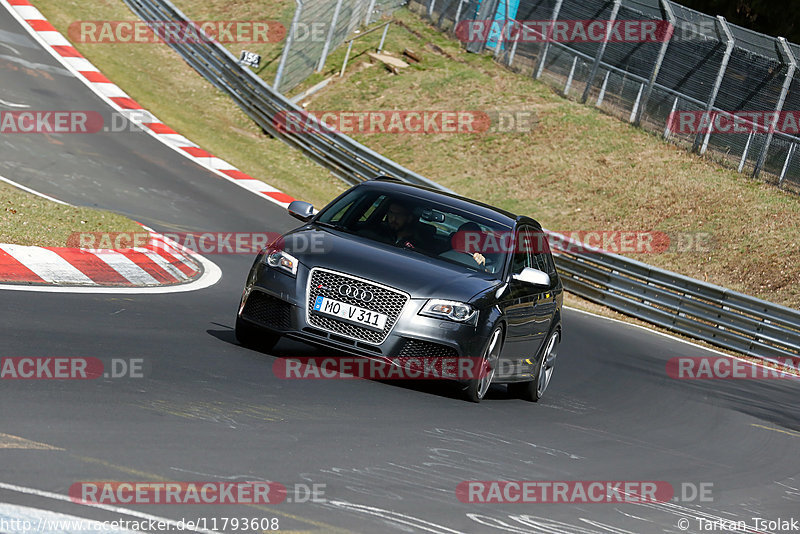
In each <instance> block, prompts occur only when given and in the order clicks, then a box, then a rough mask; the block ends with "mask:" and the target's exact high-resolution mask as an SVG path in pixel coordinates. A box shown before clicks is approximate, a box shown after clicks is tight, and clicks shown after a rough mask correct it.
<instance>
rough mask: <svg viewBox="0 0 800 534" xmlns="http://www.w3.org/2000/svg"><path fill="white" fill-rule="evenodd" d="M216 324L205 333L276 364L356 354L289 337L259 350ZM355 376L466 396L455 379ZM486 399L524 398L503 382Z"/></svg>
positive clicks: (448, 395)
mask: <svg viewBox="0 0 800 534" xmlns="http://www.w3.org/2000/svg"><path fill="white" fill-rule="evenodd" d="M213 324H215V325H216V326H220V327H223V329H219V330H214V329H208V330H206V333H208V334H209V335H211V336H213V337H215V338H217V339H219V340H220V341H223V342H225V343H229V344H231V345H236V346H237V347H240V348H241V349H242V350H247V351H250V352H252V353H254V354H260V355H263V356H266V357H268V358H270V360H269V362H270V364H272V365H274V364H275V361H276V360H278V359H281V358H283V359H290V358H309V357H315V358H335V359H342V358H353V357H354V355H353V354H349V353H347V352H344V351H338V350H332V349H321V348H317V347H314V346H312V345H307V344H305V343H300V342H296V341H292V340H287V339H281V340H280V341H279V342H278V344H277V345H276V346H275V347H274V348H273V349H272V350H270V351H268V352H265V351H261V350H256V349H253V348H250V347H245V346H243V345H241V344H240V343H239V342H238V341H237V340H236V335H235V334H234V332H233V328H231V327H228V326H226V325H222V324H219V323H213ZM344 380H353V378H349V377H348V378H345V379H344ZM356 380H372V381H373V382H380V383H382V384H385V385H387V386H391V387H396V388H402V389H407V390H409V391H415V392H417V393H425V394H427V395H434V396H437V397H444V398H448V399H456V400H462V399H463V392H462V387H463V386H462V385H461V384H459V383H458V382H456V381H454V380H389V379H380V378H363V379H356ZM484 400H485V401H491V400H518V401H519V402H524V401H522V400H521V399H519V398H517V397H515V396H513V395H511V394H510V393H509V392H508V389H507V387H506V386H505V385H502V384H494V385H492V386H491V387H490V388H489V391H488V392H487V393H486V397H484Z"/></svg>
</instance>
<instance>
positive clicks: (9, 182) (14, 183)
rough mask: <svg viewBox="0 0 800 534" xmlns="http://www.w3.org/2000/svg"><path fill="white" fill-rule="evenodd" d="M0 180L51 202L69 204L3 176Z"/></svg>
mask: <svg viewBox="0 0 800 534" xmlns="http://www.w3.org/2000/svg"><path fill="white" fill-rule="evenodd" d="M0 182H5V183H7V184H9V185H13V186H14V187H17V188H19V189H22V190H23V191H27V192H28V193H30V194H32V195H36V196H38V197H42V198H45V199H47V200H49V201H51V202H56V203H58V204H63V205H64V206H69V204H67V203H66V202H63V201H61V200H58V199H57V198H53V197H51V196H49V195H45V194H44V193H40V192H38V191H36V190H34V189H31V188H30V187H25V186H24V185H22V184H18V183H17V182H14V181H12V180H9V179H8V178H4V177H3V176H0Z"/></svg>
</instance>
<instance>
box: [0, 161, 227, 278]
mask: <svg viewBox="0 0 800 534" xmlns="http://www.w3.org/2000/svg"><path fill="white" fill-rule="evenodd" d="M0 181H2V182H6V183H8V184H11V185H13V186H15V187H19V188H20V189H24V190H25V191H27V192H29V193H32V194H34V195H38V196H40V197H43V198H46V199H48V200H51V201H53V202H57V203H59V204H66V202H63V201H61V200H58V199H57V198H53V197H50V196H47V195H45V194H43V193H39V192H38V191H36V190H34V189H31V188H29V187H25V186H23V185H21V184H18V183H16V182H13V181H11V180H9V179H8V178H5V177H3V176H0ZM142 228H144V230H146V231H147V232H148V239H147V242H146V243H145V246H143V247H135V248H129V249H82V248H69V247H31V246H24V245H11V244H5V243H0V290H11V291H40V292H49V293H177V292H183V291H196V290H198V289H204V288H206V287H209V286H212V285H214V284H216V283H217V282H218V281H219V280H220V279H221V278H222V271H221V270H220V268H219V267H218V266H217V265H216V264H215V263H213V262H212V261H210V260H208V259H207V258H204V257H202V256H200V255H199V254H195V253H193V252H192V251H191V250H189V249H187V248H186V247H183V246H182V245H180V244H178V243H175V242H174V241H172V240H171V239H169V238H167V237H165V236H163V235H161V234H158V233H156V232H155V231H154V230H153V229H152V228H148V227H147V226H144V225H142Z"/></svg>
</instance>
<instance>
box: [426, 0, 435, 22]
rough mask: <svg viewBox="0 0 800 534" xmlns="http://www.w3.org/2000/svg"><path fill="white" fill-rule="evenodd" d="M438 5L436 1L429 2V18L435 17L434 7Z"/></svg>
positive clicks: (429, 0)
mask: <svg viewBox="0 0 800 534" xmlns="http://www.w3.org/2000/svg"><path fill="white" fill-rule="evenodd" d="M435 4H436V0H428V18H431V17H432V16H433V6H434V5H435Z"/></svg>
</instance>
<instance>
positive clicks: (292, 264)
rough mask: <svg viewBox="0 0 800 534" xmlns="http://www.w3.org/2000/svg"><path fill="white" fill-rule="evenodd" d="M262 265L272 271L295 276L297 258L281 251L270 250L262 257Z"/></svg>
mask: <svg viewBox="0 0 800 534" xmlns="http://www.w3.org/2000/svg"><path fill="white" fill-rule="evenodd" d="M264 263H266V264H267V265H269V266H270V267H272V268H274V269H280V270H283V271H286V272H287V273H289V274H291V275H292V276H297V263H298V262H297V258H295V257H294V256H292V255H291V254H289V253H287V252H284V251H282V250H271V251H269V252H267V254H266V255H265V256H264Z"/></svg>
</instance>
